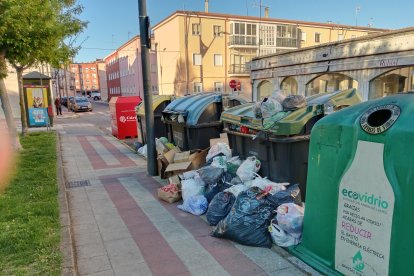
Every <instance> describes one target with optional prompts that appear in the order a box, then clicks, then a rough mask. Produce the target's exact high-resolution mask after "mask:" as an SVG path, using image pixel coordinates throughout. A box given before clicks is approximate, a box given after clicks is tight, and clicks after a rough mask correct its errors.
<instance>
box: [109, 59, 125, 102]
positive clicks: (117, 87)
mask: <svg viewBox="0 0 414 276" xmlns="http://www.w3.org/2000/svg"><path fill="white" fill-rule="evenodd" d="M105 66H106V78H107V85H108V101H110V100H111V98H112V97H118V96H121V95H122V94H121V77H120V67H119V57H118V51H115V52H113V53H111V54H110V55H109V56H107V57H106V58H105Z"/></svg>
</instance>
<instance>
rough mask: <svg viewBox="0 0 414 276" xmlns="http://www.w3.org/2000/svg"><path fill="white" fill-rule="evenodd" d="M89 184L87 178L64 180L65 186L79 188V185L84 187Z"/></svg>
mask: <svg viewBox="0 0 414 276" xmlns="http://www.w3.org/2000/svg"><path fill="white" fill-rule="evenodd" d="M86 186H91V183H90V182H89V180H78V181H68V182H66V188H68V189H71V188H79V187H86Z"/></svg>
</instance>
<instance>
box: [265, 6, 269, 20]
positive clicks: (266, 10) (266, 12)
mask: <svg viewBox="0 0 414 276" xmlns="http://www.w3.org/2000/svg"><path fill="white" fill-rule="evenodd" d="M264 12H265V13H264V18H269V7H265V10H264Z"/></svg>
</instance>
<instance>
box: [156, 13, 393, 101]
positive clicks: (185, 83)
mask: <svg viewBox="0 0 414 276" xmlns="http://www.w3.org/2000/svg"><path fill="white" fill-rule="evenodd" d="M383 31H385V30H384V29H375V28H367V27H356V26H347V25H340V24H331V23H316V22H305V21H294V20H283V19H273V18H268V17H267V14H266V15H265V17H263V18H260V17H253V16H239V15H230V14H219V13H208V12H194V11H177V12H175V13H173V14H172V15H170V16H168V17H167V18H165V19H164V20H162V21H161V22H159V23H158V24H157V25H155V26H154V27H153V32H154V37H155V46H156V54H157V60H158V72H159V74H158V86H159V91H160V94H176V95H184V94H188V93H198V92H202V91H206V92H211V91H219V92H227V93H238V94H240V95H241V96H243V97H244V98H246V99H251V98H252V83H251V80H250V76H249V72H250V70H249V68H248V67H247V65H246V64H247V63H248V62H250V61H251V60H252V58H254V57H257V56H262V55H269V54H275V53H280V52H285V51H289V50H295V49H300V48H304V47H309V46H315V45H319V44H323V43H328V42H333V41H339V40H344V39H351V38H356V37H360V36H364V35H368V34H371V33H380V32H383ZM231 80H235V81H236V82H237V83H239V85H238V88H237V91H233V89H231V88H230V87H229V82H230V81H231Z"/></svg>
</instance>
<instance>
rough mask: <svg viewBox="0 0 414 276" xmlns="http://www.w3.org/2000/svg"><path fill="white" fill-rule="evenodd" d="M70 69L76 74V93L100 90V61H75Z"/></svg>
mask: <svg viewBox="0 0 414 276" xmlns="http://www.w3.org/2000/svg"><path fill="white" fill-rule="evenodd" d="M70 71H71V72H72V73H73V74H74V75H75V76H74V77H75V87H76V94H78V95H89V94H90V93H91V92H94V91H100V87H99V74H98V62H85V63H73V64H70Z"/></svg>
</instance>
